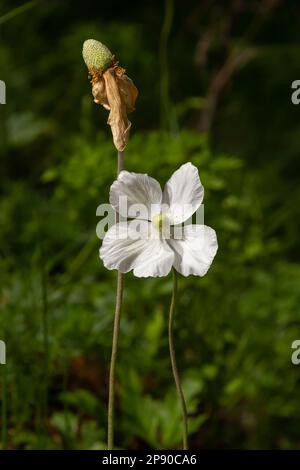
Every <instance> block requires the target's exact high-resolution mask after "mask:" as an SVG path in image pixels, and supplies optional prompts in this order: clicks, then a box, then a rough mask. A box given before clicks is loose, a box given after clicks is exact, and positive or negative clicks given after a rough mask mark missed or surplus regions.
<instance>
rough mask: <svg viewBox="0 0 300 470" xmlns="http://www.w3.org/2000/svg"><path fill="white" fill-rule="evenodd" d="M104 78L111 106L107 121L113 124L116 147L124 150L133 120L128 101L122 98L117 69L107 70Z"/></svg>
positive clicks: (112, 129)
mask: <svg viewBox="0 0 300 470" xmlns="http://www.w3.org/2000/svg"><path fill="white" fill-rule="evenodd" d="M103 78H104V81H105V86H106V96H107V101H108V104H109V107H110V113H109V117H108V121H107V122H108V124H109V125H110V126H111V131H112V134H113V140H114V144H115V147H116V148H117V150H119V151H122V150H124V148H125V146H126V144H127V142H128V137H129V130H130V127H131V122H130V121H129V120H128V118H127V110H126V103H125V102H124V100H123V99H122V95H121V93H120V90H119V86H118V85H119V81H118V79H117V76H116V73H115V70H114V69H113V68H110V69H108V70H106V71H105V72H104V74H103Z"/></svg>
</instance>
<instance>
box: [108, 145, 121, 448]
mask: <svg viewBox="0 0 300 470" xmlns="http://www.w3.org/2000/svg"><path fill="white" fill-rule="evenodd" d="M123 168H124V153H123V152H118V171H117V174H119V173H120V171H122V170H123ZM118 222H119V214H118V213H116V223H118ZM122 297H123V276H122V273H120V272H118V277H117V293H116V309H115V319H114V330H113V340H112V351H111V361H110V371H109V396H108V422H107V448H108V450H113V448H114V402H115V371H116V362H117V353H118V341H119V332H120V320H121V310H122Z"/></svg>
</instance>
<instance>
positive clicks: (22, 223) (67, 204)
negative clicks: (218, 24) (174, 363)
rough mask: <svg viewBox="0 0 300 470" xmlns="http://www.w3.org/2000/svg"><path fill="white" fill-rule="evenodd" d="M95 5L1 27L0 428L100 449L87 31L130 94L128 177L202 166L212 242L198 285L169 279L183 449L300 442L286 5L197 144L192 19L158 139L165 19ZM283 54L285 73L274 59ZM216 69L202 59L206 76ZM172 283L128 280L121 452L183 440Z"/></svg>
mask: <svg viewBox="0 0 300 470" xmlns="http://www.w3.org/2000/svg"><path fill="white" fill-rule="evenodd" d="M14 3H16V5H15V6H16V7H18V6H19V3H18V5H17V2H7V9H6V10H5V11H9V10H10V8H13V6H14V5H11V4H14ZM31 3H32V2H29V4H31ZM71 3H72V5H71ZM88 3H89V2H88ZM96 3H97V2H96ZM98 3H99V5H98ZM98 3H97V5H96V4H95V2H93V5H94V7H93V8H90V13H87V12H86V15H83V16H82V11H81V9H80V8H82V7H80V8H79V10H78V8H77V7H76V6H75V4H76V2H69V4H68V2H42V6H41V7H40V6H39V7H32V9H31V10H30V12H29V11H27V12H26V11H24V12H23V13H22V14H21V13H20V14H18V15H17V14H16V15H14V16H12V17H11V19H9V18H8V19H7V20H6V21H5V22H3V24H1V32H2V31H3V37H4V40H3V41H2V42H1V44H0V70H1V74H3V76H2V75H1V77H0V78H1V79H4V80H5V81H6V82H7V85H8V91H9V94H8V104H7V105H6V106H5V107H4V106H2V107H0V114H1V116H0V138H1V148H0V154H1V168H0V170H1V175H2V184H1V196H2V197H1V199H0V226H1V231H0V254H1V256H0V283H1V295H0V305H1V315H0V338H1V339H3V340H4V341H6V344H7V365H6V366H5V371H6V380H5V379H4V373H3V367H2V366H0V388H1V395H0V396H1V411H2V414H1V413H0V420H1V426H2V428H3V427H4V426H3V425H4V422H5V420H4V422H3V416H4V415H6V416H7V427H8V432H7V442H8V447H9V448H13V449H14V448H26V449H36V448H50V449H54V448H55V449H62V448H65V449H81V448H85V449H98V448H103V446H104V442H105V438H106V436H105V433H106V431H105V430H106V419H107V416H106V407H107V377H108V364H109V359H110V351H111V336H112V322H113V312H114V303H115V281H116V276H115V273H114V272H109V271H107V270H105V269H104V267H103V265H102V263H101V262H100V260H99V258H98V249H99V247H100V244H101V241H100V240H98V238H97V236H96V233H95V229H96V225H97V223H98V222H99V219H98V218H97V217H96V209H97V206H98V205H99V204H101V203H104V202H108V191H109V187H110V185H111V183H112V182H113V180H114V178H115V173H116V152H115V150H114V148H113V145H112V141H111V135H110V130H109V128H108V126H107V124H106V120H107V112H106V111H105V110H103V109H102V108H100V107H99V106H96V105H95V104H94V103H93V100H92V97H91V93H90V84H89V83H88V80H87V73H86V68H85V65H84V63H83V61H82V57H81V47H82V43H83V41H84V40H85V39H87V38H88V37H95V38H98V39H100V40H101V41H103V42H104V43H105V44H107V45H108V46H109V48H110V50H112V51H114V52H115V53H116V56H117V59H119V60H120V64H121V65H124V66H125V67H126V69H127V70H128V73H129V75H130V76H131V77H132V78H134V81H135V83H136V84H137V86H138V88H139V90H140V96H139V99H138V102H137V110H136V112H135V113H134V114H132V117H131V120H132V122H133V128H132V135H131V138H130V141H129V144H128V147H127V148H126V154H125V155H126V156H125V164H126V168H127V169H128V170H129V171H136V172H146V173H148V174H150V175H151V176H153V177H154V178H156V179H158V180H159V181H160V182H161V184H162V185H163V184H164V183H165V182H166V181H167V179H168V178H169V176H170V175H171V174H172V172H173V171H174V170H175V169H176V168H178V167H179V166H180V165H181V164H182V163H185V162H186V161H191V162H192V163H194V164H195V165H196V166H197V167H198V168H199V172H200V177H201V180H202V182H203V184H204V186H205V199H204V204H205V222H206V223H207V225H209V226H211V227H213V228H215V229H216V231H217V234H218V241H219V252H218V254H217V256H216V258H215V262H214V264H213V266H212V267H211V269H210V271H209V273H208V274H207V276H205V277H204V278H201V279H200V278H194V277H189V278H182V277H180V279H179V295H178V307H177V312H176V317H175V320H176V325H175V332H174V333H175V346H176V351H177V356H178V360H179V370H180V373H181V375H182V377H183V379H184V381H183V382H184V390H185V393H186V396H187V402H188V411H189V414H190V419H189V432H190V441H191V444H192V448H252V447H256V448H294V447H299V424H298V421H299V419H298V417H299V416H300V402H299V400H298V398H297V393H296V391H297V389H298V387H299V374H298V370H297V368H296V367H295V366H293V365H292V364H291V361H290V355H291V343H292V341H293V340H294V339H297V338H298V334H299V320H298V310H299V304H300V287H299V281H298V280H299V277H300V266H299V249H300V244H299V216H300V214H299V207H300V206H299V204H297V201H298V199H299V187H300V186H299V181H298V179H299V172H298V171H297V170H298V169H299V163H298V161H297V157H298V154H299V151H300V144H299V142H300V141H299V122H298V119H299V117H297V116H298V115H299V112H298V115H297V111H296V110H295V109H293V110H291V105H290V101H289V89H288V88H289V83H290V79H295V78H297V73H298V64H299V48H298V47H297V46H294V47H293V48H291V47H289V45H288V44H286V45H285V44H278V41H279V40H278V38H277V28H278V26H277V23H276V21H279V19H280V28H281V19H282V18H286V15H287V13H285V11H282V10H281V11H279V12H278V16H276V17H275V18H274V19H273V21H274V22H275V23H274V24H273V23H271V24H270V25H269V28H270V29H267V30H266V32H265V35H266V36H265V37H266V42H267V43H268V44H269V45H268V47H262V46H261V45H260V44H257V49H258V51H259V54H258V56H257V58H256V59H255V61H253V62H252V63H251V64H249V65H248V66H247V67H245V69H243V71H241V72H240V73H239V74H238V77H237V78H236V77H233V79H232V87H231V88H230V90H228V94H227V96H226V95H225V94H224V96H223V97H222V103H221V105H220V109H218V113H217V119H216V123H215V126H214V128H213V132H212V133H211V135H210V136H206V135H203V134H200V133H199V132H198V131H196V130H194V129H195V128H196V122H197V112H199V110H200V109H202V108H203V105H204V104H205V100H204V98H203V96H200V94H201V92H202V91H203V90H202V88H203V87H202V85H203V83H202V79H201V78H200V76H201V77H202V75H203V71H202V70H201V71H200V72H201V73H198V72H199V70H197V69H196V66H194V65H193V53H194V51H195V48H196V38H195V32H191V33H189V32H188V31H189V28H190V27H192V25H191V22H190V20H188V18H187V17H185V19H186V24H185V27H184V28H185V29H182V27H183V25H182V23H181V21H183V17H184V15H187V12H186V11H182V10H180V11H179V12H177V13H176V15H175V16H176V21H177V22H176V24H175V25H174V28H173V30H174V32H173V34H174V37H172V41H171V43H170V44H171V46H170V64H169V67H170V74H169V75H170V77H169V78H170V94H171V96H172V99H173V101H174V105H173V112H174V115H176V119H177V121H176V123H175V124H176V125H175V126H174V128H175V130H174V132H173V134H170V133H168V132H165V131H163V130H161V129H159V128H158V121H159V119H158V109H159V107H160V102H159V93H158V90H159V66H158V59H157V46H158V44H157V38H158V37H159V34H160V29H159V28H160V24H158V22H157V18H160V15H161V10H160V7H159V6H156V7H154V6H153V7H152V8H154V10H153V11H154V12H155V14H153V16H151V15H149V10H148V9H147V8H145V9H144V7H143V6H141V5H140V6H139V5H138V4H137V3H135V2H133V3H134V8H133V7H129V5H128V4H126V12H125V11H122V12H121V11H120V12H116V11H114V12H113V14H111V13H110V10H109V6H107V7H104V4H103V2H98ZM179 3H180V2H179ZM29 4H28V5H29ZM89 5H90V3H89ZM105 8H107V10H106V9H105ZM124 8H125V7H124ZM130 8H131V9H130ZM178 8H181V7H178ZM182 8H183V7H182ZM128 9H129V10H128ZM184 9H186V7H185V6H184ZM87 10H88V9H87ZM100 10H101V11H100ZM127 10H128V11H127ZM12 11H14V10H12ZM102 11H104V13H103V14H102ZM181 12H182V15H181V14H180V13H181ZM190 13H191V12H189V15H190ZM3 14H4V13H3ZM23 15H26V21H25V16H23ZM118 15H119V16H118ZM143 15H144V16H143ZM282 15H283V16H282ZM293 16H295V17H296V15H292V16H291V17H293ZM1 18H3V16H2V12H1ZM0 21H1V19H0ZM195 21H196V20H195ZM285 21H287V19H286V20H285ZM45 25H47V27H45ZM196 26H197V30H198V29H199V30H201V31H202V30H203V28H202V26H201V25H200V26H201V27H200V26H199V25H198V24H197V25H196ZM288 27H290V16H289V17H288V26H285V28H286V30H287V28H288ZM182 30H184V31H186V33H185V34H183V35H182V32H181V31H182ZM298 30H299V28H298V27H297V28H295V38H297V37H298ZM20 31H22V38H21V39H22V40H21V41H16V40H15V38H16V37H19V35H20ZM291 35H292V32H291ZM272 38H273V43H272ZM274 38H275V39H274ZM292 38H293V36H291V40H292ZM263 40H264V35H263V34H262V38H261V39H260V41H261V42H263ZM216 41H217V39H216ZM287 50H288V54H289V56H288V57H289V64H290V67H291V70H292V72H293V76H291V77H290V73H292V72H290V73H289V72H287V67H282V65H281V64H282V62H284V60H286V59H285V57H286V55H285V54H286V53H287ZM178 51H179V52H178ZM183 52H184V53H183ZM219 61H220V57H219V55H218V54H216V55H215V56H214V55H213V57H210V62H211V63H210V62H209V66H210V67H211V68H212V69H214V68H215V67H217V66H218V65H219ZM278 63H279V64H280V66H279V67H278ZM16 64H17V67H16ZM207 73H208V72H207ZM204 75H205V77H204V81H205V80H206V72H205V74H204ZM283 90H284V91H283ZM273 96H276V97H277V98H276V99H273ZM278 110H280V114H278ZM181 128H182V130H180V129H181ZM171 289H172V283H171V280H170V279H169V278H163V279H134V278H133V276H132V274H128V275H126V276H125V293H124V308H123V315H122V322H121V335H120V354H119V360H118V367H117V376H118V381H117V390H116V392H117V397H116V442H117V444H118V445H119V447H120V448H131V449H137V448H149V447H150V448H161V449H166V448H176V447H179V446H180V445H181V443H180V439H181V437H180V430H181V421H180V419H181V417H180V411H179V407H178V401H177V396H176V391H175V387H174V385H173V379H172V374H171V366H170V360H169V355H168V342H167V312H168V305H169V301H170V295H171ZM45 311H46V314H47V319H48V336H49V362H48V377H47V376H46V364H47V357H46V351H45V331H44V328H43V314H45ZM46 382H47V395H48V397H47V402H48V403H46V404H48V406H47V407H46V408H47V409H45V383H46ZM5 397H6V398H7V400H6V407H5V406H4V404H5V400H3V398H5ZM45 415H46V417H45Z"/></svg>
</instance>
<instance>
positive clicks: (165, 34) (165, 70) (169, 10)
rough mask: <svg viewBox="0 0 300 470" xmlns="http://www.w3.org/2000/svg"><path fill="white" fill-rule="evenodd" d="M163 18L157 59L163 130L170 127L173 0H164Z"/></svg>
mask: <svg viewBox="0 0 300 470" xmlns="http://www.w3.org/2000/svg"><path fill="white" fill-rule="evenodd" d="M164 3H165V11H164V20H163V25H162V30H161V35H160V46H159V60H160V103H161V109H160V121H161V127H162V128H163V129H164V130H166V129H167V130H169V129H170V127H171V126H170V124H171V114H172V113H171V111H172V109H171V108H172V106H171V100H170V94H169V67H168V42H169V37H170V33H171V28H172V22H173V16H174V0H165V2H164Z"/></svg>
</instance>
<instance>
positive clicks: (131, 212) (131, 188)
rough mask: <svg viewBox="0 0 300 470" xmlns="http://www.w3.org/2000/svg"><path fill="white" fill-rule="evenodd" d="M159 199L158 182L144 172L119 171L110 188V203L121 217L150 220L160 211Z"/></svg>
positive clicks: (160, 193)
mask: <svg viewBox="0 0 300 470" xmlns="http://www.w3.org/2000/svg"><path fill="white" fill-rule="evenodd" d="M161 200H162V191H161V187H160V184H159V183H158V181H156V180H155V179H154V178H151V177H150V176H148V175H146V174H141V173H129V172H128V171H121V173H120V174H119V176H118V179H117V180H116V181H115V182H114V183H113V184H112V186H111V188H110V204H111V205H112V206H113V208H114V209H115V211H117V212H119V214H121V215H122V216H123V217H133V218H139V219H144V220H151V219H152V217H153V216H154V214H156V213H159V212H160V205H161ZM125 201H126V206H127V207H126V206H125V205H124V202H125ZM151 205H155V206H156V207H151Z"/></svg>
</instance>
